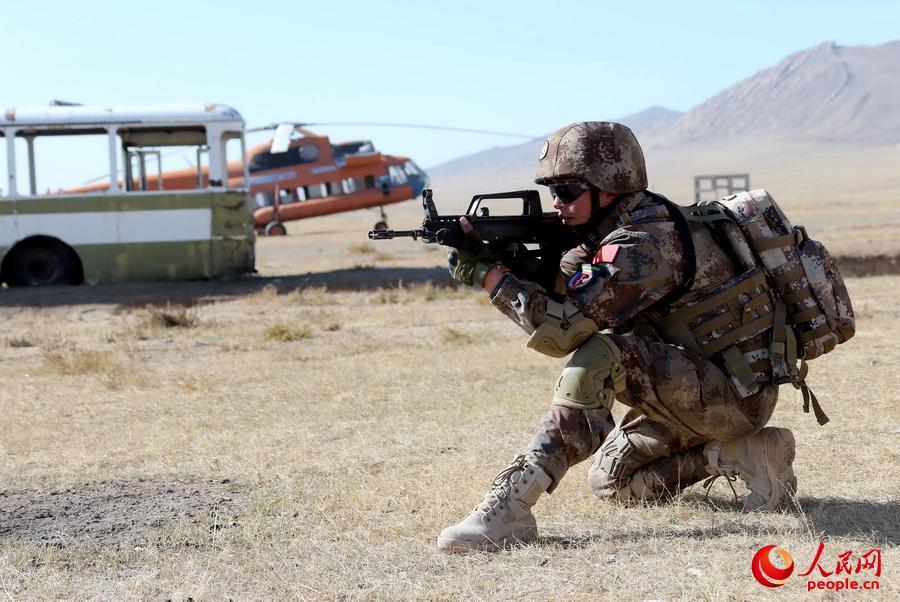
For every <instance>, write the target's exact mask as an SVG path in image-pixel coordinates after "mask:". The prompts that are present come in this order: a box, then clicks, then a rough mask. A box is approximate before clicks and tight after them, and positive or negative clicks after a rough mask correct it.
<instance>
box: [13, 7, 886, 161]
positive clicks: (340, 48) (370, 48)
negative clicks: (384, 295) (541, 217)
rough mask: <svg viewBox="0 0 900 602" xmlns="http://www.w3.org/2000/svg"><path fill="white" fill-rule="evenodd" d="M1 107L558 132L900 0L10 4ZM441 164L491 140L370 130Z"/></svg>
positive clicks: (696, 88)
mask: <svg viewBox="0 0 900 602" xmlns="http://www.w3.org/2000/svg"><path fill="white" fill-rule="evenodd" d="M0 7H2V11H0V22H2V23H3V25H4V27H3V34H2V36H0V44H2V45H3V56H4V59H5V60H4V65H3V70H2V77H3V80H2V85H0V90H2V93H0V104H2V105H4V106H6V107H17V106H27V105H44V104H46V103H47V101H48V100H49V99H50V98H63V99H68V100H74V101H79V102H82V103H85V104H125V103H147V102H169V101H215V102H221V103H225V104H228V105H231V106H233V107H235V108H237V109H238V110H239V111H241V113H242V114H243V115H244V118H245V119H246V121H247V123H248V125H261V124H266V123H271V122H277V121H282V120H291V121H293V120H297V121H310V122H321V121H329V122H332V121H339V122H344V121H376V122H385V121H390V122H413V123H428V124H439V125H447V126H456V127H466V128H479V129H490V130H500V131H510V132H522V133H532V134H536V135H540V134H544V133H547V132H549V131H552V130H554V129H556V128H557V127H560V126H561V125H564V124H566V123H569V122H571V121H574V120H579V119H611V118H615V117H621V116H623V115H626V114H629V113H633V112H636V111H639V110H642V109H644V108H646V107H649V106H652V105H663V106H666V107H669V108H672V109H678V110H687V109H689V108H691V107H692V106H693V105H695V104H697V103H699V102H701V101H703V100H704V99H706V98H708V97H709V96H711V95H712V94H715V93H716V92H719V91H720V90H722V89H723V88H725V87H727V86H729V85H731V84H733V83H735V82H737V81H739V80H741V79H742V78H744V77H746V76H748V75H750V74H752V73H754V72H756V71H758V70H760V69H763V68H766V67H768V66H771V65H772V64H774V63H776V62H777V61H779V60H781V59H782V58H784V57H785V56H786V55H788V54H790V53H792V52H796V51H799V50H802V49H805V48H808V47H810V46H813V45H815V44H818V43H821V42H824V41H829V40H833V41H836V42H837V43H838V44H840V45H856V44H880V43H884V42H887V41H891V40H895V39H898V38H900V27H898V25H900V2H891V1H887V0H884V1H868V2H833V1H827V0H819V1H812V0H797V1H788V0H781V1H768V0H767V1H762V2H749V1H748V2H736V1H723V0H720V1H718V2H700V1H696V2H691V1H682V2H673V1H668V2H662V1H660V2H623V1H618V2H609V1H597V2H576V1H565V0H557V1H554V2H550V1H544V2H536V1H531V0H527V1H522V0H520V1H517V2H507V1H497V2H474V1H468V0H465V1H454V2H427V1H420V2H411V1H406V0H401V1H394V2H364V1H350V2H327V1H324V0H319V1H316V2H308V1H293V2H292V1H288V0H276V1H258V2H230V1H226V0H219V1H210V2H190V1H189V0H181V1H179V2H176V1H171V0H155V1H154V0H144V1H141V2H92V1H90V0H83V1H82V2H72V1H70V0H68V1H39V0H35V1H31V2H24V1H21V0H3V2H2V5H0ZM313 129H317V130H318V131H321V132H324V133H327V134H329V135H331V136H332V138H333V139H354V138H363V137H368V138H372V139H373V140H374V141H375V143H376V146H378V147H379V148H381V149H382V150H384V151H385V152H391V153H396V154H405V155H409V156H411V157H413V158H414V159H416V160H417V161H418V162H419V164H420V165H423V166H430V165H434V164H438V163H441V162H444V161H446V160H449V159H451V158H453V157H456V156H459V155H463V154H468V153H470V152H475V151H477V150H481V149H483V148H487V147H490V146H495V145H505V144H513V143H517V141H516V140H515V139H509V138H499V137H491V136H474V135H464V134H451V133H438V132H433V131H416V130H391V129H384V128H363V127H330V128H326V127H320V128H313Z"/></svg>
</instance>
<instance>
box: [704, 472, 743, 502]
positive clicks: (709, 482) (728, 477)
mask: <svg viewBox="0 0 900 602" xmlns="http://www.w3.org/2000/svg"><path fill="white" fill-rule="evenodd" d="M719 477H725V481H726V482H727V483H728V486H729V487H731V493H732V495H734V503H735V504H737V502H738V494H737V490H736V489H735V488H734V482H735V481H737V475H736V474H726V473H724V472H723V473H721V474H717V475H713V476H711V477H709V478H708V479H706V480H705V481H703V489H704V490H705V492H706V501H707V502H710V503H711V502H712V500H710V499H709V491H710V490H711V489H712V486H713V483H715V482H716V479H718V478H719Z"/></svg>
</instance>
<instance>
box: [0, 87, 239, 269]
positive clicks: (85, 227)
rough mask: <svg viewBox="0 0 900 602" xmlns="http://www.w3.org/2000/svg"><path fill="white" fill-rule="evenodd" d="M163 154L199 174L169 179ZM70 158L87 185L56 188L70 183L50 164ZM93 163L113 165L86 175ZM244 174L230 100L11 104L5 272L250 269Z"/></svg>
mask: <svg viewBox="0 0 900 602" xmlns="http://www.w3.org/2000/svg"><path fill="white" fill-rule="evenodd" d="M179 154H180V156H178V155H179ZM4 155H5V158H4ZM238 156H239V157H240V158H241V160H242V164H243V171H244V174H243V175H244V178H239V177H238V178H232V180H231V181H232V182H233V183H235V184H234V185H233V186H231V185H229V174H228V167H227V164H228V160H229V158H230V159H232V160H234V159H237V158H238ZM85 160H88V162H90V161H93V165H92V167H90V168H86V167H84V165H85ZM164 161H167V162H168V163H169V165H172V164H173V163H174V164H176V165H177V166H178V167H179V168H181V172H184V171H185V169H184V167H185V165H189V166H191V167H192V168H193V169H194V170H195V171H196V178H189V180H190V182H189V183H188V184H187V185H185V183H184V178H181V179H180V180H179V179H175V180H173V181H172V182H168V181H167V178H166V177H165V174H164V173H163V163H164ZM73 167H74V168H76V169H77V170H79V172H80V173H78V176H77V177H78V181H77V182H76V184H80V185H76V186H72V185H71V182H70V183H68V184H69V185H66V186H59V187H57V188H56V189H55V190H54V191H51V190H50V189H51V188H52V187H53V185H55V184H60V183H62V181H61V180H59V179H58V178H54V175H58V174H60V173H63V172H67V171H68V172H71V171H72V168H73ZM167 167H168V166H167ZM85 169H93V170H98V171H100V173H107V174H112V175H106V176H103V177H102V178H101V179H102V180H103V181H102V182H100V183H95V184H92V185H84V184H85V182H84V178H85V176H90V175H96V173H97V171H94V172H93V174H90V173H85ZM42 170H44V172H42ZM154 170H155V173H154ZM4 172H5V173H4ZM47 172H49V173H47ZM246 176H247V161H246V150H245V142H244V120H243V118H242V117H241V115H240V114H239V113H238V112H237V111H235V110H234V109H232V108H230V107H226V106H223V105H217V104H206V105H203V104H185V105H159V106H130V107H128V106H123V107H87V106H68V105H67V106H50V107H42V108H29V109H18V110H16V109H8V110H6V111H5V112H4V113H0V178H2V179H0V281H2V282H5V283H6V284H7V285H9V286H19V285H50V284H78V283H82V282H84V283H91V284H93V283H100V282H124V281H134V280H180V279H201V278H217V277H226V276H234V275H238V274H242V273H246V272H251V271H253V266H254V243H255V234H254V230H253V216H252V208H251V204H250V199H249V194H248V191H247V190H245V189H242V188H239V187H238V186H241V184H237V183H238V182H242V181H247V177H246ZM39 183H40V185H39ZM39 189H45V191H44V192H43V193H40V192H39Z"/></svg>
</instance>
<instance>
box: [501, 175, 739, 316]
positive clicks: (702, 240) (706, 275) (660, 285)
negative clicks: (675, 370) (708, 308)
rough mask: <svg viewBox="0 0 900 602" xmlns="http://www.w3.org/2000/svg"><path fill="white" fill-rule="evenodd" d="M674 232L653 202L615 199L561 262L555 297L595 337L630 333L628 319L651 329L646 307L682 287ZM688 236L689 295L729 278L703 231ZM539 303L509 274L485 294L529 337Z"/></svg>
mask: <svg viewBox="0 0 900 602" xmlns="http://www.w3.org/2000/svg"><path fill="white" fill-rule="evenodd" d="M678 228H679V226H678V225H677V224H676V223H675V221H674V219H673V218H672V217H671V214H670V212H669V210H668V208H667V207H666V205H665V203H664V202H663V201H662V200H661V199H660V198H659V197H655V196H653V195H651V194H648V193H647V192H643V191H642V192H637V193H632V194H627V195H624V196H622V197H620V198H619V199H618V200H617V201H616V202H615V203H614V204H613V205H612V206H611V207H610V209H609V212H608V213H607V215H606V216H605V217H604V218H603V219H602V220H601V221H600V223H599V224H598V225H597V227H596V228H593V229H591V230H590V231H588V232H586V233H585V237H584V238H585V241H584V243H583V244H581V245H579V246H578V247H576V248H574V249H572V250H570V251H569V252H568V253H566V254H565V255H564V256H563V258H562V260H561V262H560V272H561V278H560V279H559V280H560V281H561V282H565V286H564V288H565V290H558V291H555V292H557V293H560V294H565V295H566V296H567V297H568V298H569V299H570V300H571V301H572V302H573V303H574V304H575V305H576V306H577V307H578V308H579V309H580V310H581V311H582V313H584V315H586V316H587V317H589V318H591V319H592V320H594V322H596V323H597V326H598V327H599V328H600V329H601V330H603V329H607V328H613V329H620V330H623V331H624V330H630V329H631V327H633V326H634V320H635V319H638V320H640V321H647V322H652V320H653V317H654V316H653V314H652V313H649V312H648V314H649V315H643V314H644V312H647V310H648V309H651V308H652V311H653V312H659V311H661V310H662V309H663V308H661V307H653V306H654V305H655V304H657V303H658V302H659V301H660V300H662V299H663V298H665V297H666V296H667V295H669V294H670V293H671V292H672V291H674V290H676V289H677V288H678V287H679V286H680V285H681V283H682V281H683V280H684V279H685V273H686V269H687V266H686V258H685V249H684V244H683V243H682V239H681V234H680V233H679V229H678ZM689 228H690V234H691V238H692V239H693V242H694V253H695V256H696V270H695V273H694V280H693V284H692V285H691V287H690V289H689V291H695V290H698V289H700V288H704V287H707V286H709V285H712V284H716V283H719V282H722V281H724V280H726V279H727V278H730V277H732V276H734V275H735V274H736V273H737V270H736V268H735V266H734V264H733V263H732V262H731V260H730V259H729V258H728V256H727V255H726V253H725V252H724V251H723V250H722V249H721V248H720V247H719V246H718V245H717V244H716V242H715V241H714V240H713V238H712V234H711V233H710V231H709V228H707V227H706V226H704V225H703V224H699V223H693V222H691V223H690V224H689ZM547 299H548V293H547V291H546V290H545V289H544V288H542V287H541V286H539V285H537V284H535V283H533V282H528V281H525V280H520V279H519V278H517V277H515V276H514V275H512V274H507V275H506V276H504V278H503V280H501V281H500V283H499V284H498V285H497V288H496V289H494V291H493V292H492V294H491V301H492V303H493V304H494V305H495V306H496V307H497V308H498V309H500V311H502V312H503V313H504V314H506V315H507V316H509V318H510V319H512V320H513V321H514V322H516V323H517V324H518V325H519V326H521V327H522V328H523V329H524V330H525V332H527V333H529V334H531V333H532V332H534V330H535V328H537V327H538V326H539V325H540V324H541V323H542V322H543V321H544V316H545V314H546V309H547ZM670 300H671V301H673V302H675V301H677V300H676V299H670Z"/></svg>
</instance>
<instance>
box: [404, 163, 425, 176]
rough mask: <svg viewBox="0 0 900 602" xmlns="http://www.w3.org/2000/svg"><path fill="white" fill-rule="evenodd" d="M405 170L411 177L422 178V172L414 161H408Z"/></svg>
mask: <svg viewBox="0 0 900 602" xmlns="http://www.w3.org/2000/svg"><path fill="white" fill-rule="evenodd" d="M403 169H404V170H406V173H407V174H409V175H411V176H421V175H422V170H421V169H419V166H418V165H416V164H415V163H413V162H412V161H407V162H406V163H404V164H403Z"/></svg>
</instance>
